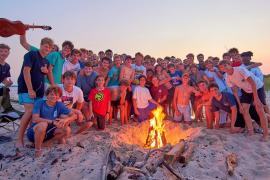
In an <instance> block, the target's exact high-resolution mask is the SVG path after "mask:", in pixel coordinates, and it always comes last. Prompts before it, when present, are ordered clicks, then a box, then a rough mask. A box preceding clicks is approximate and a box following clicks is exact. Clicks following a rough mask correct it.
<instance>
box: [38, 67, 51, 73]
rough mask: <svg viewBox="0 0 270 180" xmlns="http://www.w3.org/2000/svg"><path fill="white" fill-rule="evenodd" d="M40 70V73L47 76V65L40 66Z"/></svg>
mask: <svg viewBox="0 0 270 180" xmlns="http://www.w3.org/2000/svg"><path fill="white" fill-rule="evenodd" d="M40 70H41V72H43V73H44V74H48V72H49V70H48V68H47V65H45V66H42V67H41V68H40Z"/></svg>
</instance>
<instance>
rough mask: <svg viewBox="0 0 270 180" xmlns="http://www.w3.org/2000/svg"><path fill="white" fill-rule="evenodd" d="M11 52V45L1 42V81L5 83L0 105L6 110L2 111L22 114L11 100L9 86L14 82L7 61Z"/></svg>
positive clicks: (1, 92)
mask: <svg viewBox="0 0 270 180" xmlns="http://www.w3.org/2000/svg"><path fill="white" fill-rule="evenodd" d="M9 52H10V47H9V46H8V45H6V44H0V83H1V84H3V86H2V85H1V86H0V97H1V101H0V104H1V105H0V107H2V108H3V110H4V111H3V112H2V113H7V112H10V111H15V112H17V113H18V114H21V113H22V112H19V111H17V110H15V109H14V108H13V107H12V105H11V102H10V95H9V87H10V86H11V85H12V84H13V82H12V81H11V79H10V66H9V64H8V63H6V59H7V57H8V56H9Z"/></svg>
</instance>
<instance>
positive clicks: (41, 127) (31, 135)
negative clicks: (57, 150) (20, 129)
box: [27, 86, 74, 157]
mask: <svg viewBox="0 0 270 180" xmlns="http://www.w3.org/2000/svg"><path fill="white" fill-rule="evenodd" d="M61 94H62V92H61V89H60V88H59V87H57V86H51V87H49V88H48V89H47V90H46V92H45V95H46V97H47V98H46V99H47V100H43V99H40V100H38V101H36V102H35V103H34V108H33V115H32V124H31V126H30V128H29V129H28V131H27V137H28V139H29V140H30V141H31V142H33V143H34V144H35V157H40V156H41V146H42V143H43V142H44V141H47V142H48V141H51V142H53V141H54V140H58V142H59V143H65V141H66V138H67V137H68V136H69V134H70V132H71V129H70V127H69V126H68V124H69V121H70V120H72V119H74V117H73V116H74V115H73V113H72V112H71V111H70V110H69V109H68V108H67V107H65V105H64V104H63V103H62V102H59V101H58V99H59V98H60V96H61Z"/></svg>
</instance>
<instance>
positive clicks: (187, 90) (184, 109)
mask: <svg viewBox="0 0 270 180" xmlns="http://www.w3.org/2000/svg"><path fill="white" fill-rule="evenodd" d="M182 81H183V83H182V84H181V85H180V86H177V87H176V88H175V92H174V97H173V107H174V110H175V112H176V116H179V115H181V116H182V117H183V118H184V122H185V123H188V124H191V123H192V121H191V109H190V105H189V101H190V96H191V94H192V93H195V95H196V94H199V92H198V91H196V90H195V88H194V87H192V86H190V85H189V74H188V73H185V74H184V75H183V77H182Z"/></svg>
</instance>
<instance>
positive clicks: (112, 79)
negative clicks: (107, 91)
mask: <svg viewBox="0 0 270 180" xmlns="http://www.w3.org/2000/svg"><path fill="white" fill-rule="evenodd" d="M113 59H114V66H113V67H112V68H111V69H110V70H109V72H108V78H107V80H106V86H108V87H111V86H119V74H120V67H121V57H120V56H119V55H117V54H116V55H115V56H114V57H113Z"/></svg>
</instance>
